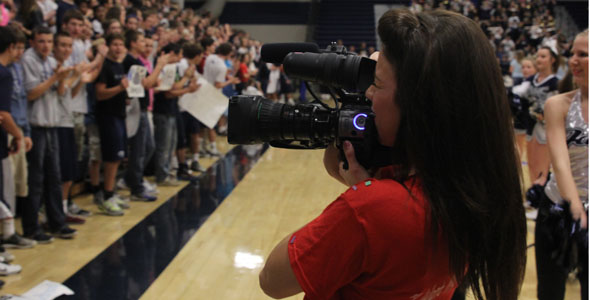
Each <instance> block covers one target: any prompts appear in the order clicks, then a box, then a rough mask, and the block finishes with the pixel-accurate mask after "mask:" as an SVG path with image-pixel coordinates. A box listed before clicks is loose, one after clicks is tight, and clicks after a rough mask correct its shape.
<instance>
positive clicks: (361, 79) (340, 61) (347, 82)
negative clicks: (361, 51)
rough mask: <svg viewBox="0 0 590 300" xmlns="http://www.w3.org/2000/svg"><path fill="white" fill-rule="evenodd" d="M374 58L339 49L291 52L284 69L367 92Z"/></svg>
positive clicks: (300, 75)
mask: <svg viewBox="0 0 590 300" xmlns="http://www.w3.org/2000/svg"><path fill="white" fill-rule="evenodd" d="M375 65H376V62H375V61H374V60H371V59H368V58H366V57H360V56H356V55H342V54H336V53H321V54H318V53H290V54H289V55H287V56H286V57H285V60H284V61H283V67H284V68H285V72H286V73H287V74H289V76H292V77H294V78H299V79H303V80H306V81H312V82H317V83H320V84H323V85H327V86H331V87H335V88H343V89H346V90H348V91H350V92H353V91H357V92H364V91H365V90H366V89H367V88H369V86H370V85H371V84H372V83H373V79H374V76H375V74H374V73H375Z"/></svg>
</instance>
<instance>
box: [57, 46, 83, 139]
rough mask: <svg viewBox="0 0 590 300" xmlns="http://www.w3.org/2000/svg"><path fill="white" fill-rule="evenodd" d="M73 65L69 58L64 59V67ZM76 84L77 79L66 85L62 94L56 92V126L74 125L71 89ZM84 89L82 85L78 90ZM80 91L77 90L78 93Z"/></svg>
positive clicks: (69, 126)
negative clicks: (70, 84) (68, 85)
mask: <svg viewBox="0 0 590 300" xmlns="http://www.w3.org/2000/svg"><path fill="white" fill-rule="evenodd" d="M71 66H73V62H72V60H71V57H70V59H68V60H66V61H65V62H64V67H71ZM77 84H78V80H76V81H74V82H73V83H72V86H70V87H66V93H65V94H64V95H63V96H62V95H59V94H57V99H58V101H57V102H58V106H57V113H58V121H57V127H67V128H73V127H74V114H73V112H72V106H73V101H74V100H73V99H72V89H73V88H74V86H76V85H77ZM83 89H84V87H81V88H80V91H82V90H83ZM79 93H80V92H78V94H79Z"/></svg>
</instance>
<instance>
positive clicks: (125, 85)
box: [121, 77, 129, 89]
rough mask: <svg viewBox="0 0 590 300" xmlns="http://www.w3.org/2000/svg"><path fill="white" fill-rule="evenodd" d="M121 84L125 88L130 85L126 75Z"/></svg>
mask: <svg viewBox="0 0 590 300" xmlns="http://www.w3.org/2000/svg"><path fill="white" fill-rule="evenodd" d="M121 86H122V87H123V88H125V89H127V88H128V87H129V81H128V80H127V77H124V78H123V79H121Z"/></svg>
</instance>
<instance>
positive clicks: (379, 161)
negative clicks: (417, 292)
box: [336, 114, 394, 170]
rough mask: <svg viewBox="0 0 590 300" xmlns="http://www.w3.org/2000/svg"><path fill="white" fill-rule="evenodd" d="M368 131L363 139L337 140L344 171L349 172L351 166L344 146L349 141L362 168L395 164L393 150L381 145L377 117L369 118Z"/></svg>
mask: <svg viewBox="0 0 590 300" xmlns="http://www.w3.org/2000/svg"><path fill="white" fill-rule="evenodd" d="M365 126H366V130H365V132H364V137H363V138H362V139H348V138H339V139H337V142H336V146H337V148H338V152H339V155H340V157H339V158H340V160H341V161H343V162H344V170H348V168H349V165H348V161H347V160H346V156H345V155H344V149H343V147H342V144H343V142H344V141H345V140H348V141H349V142H350V143H351V144H352V146H353V148H354V154H355V156H356V160H357V161H358V162H359V164H360V165H361V166H363V167H364V168H365V169H367V170H369V169H371V168H381V167H385V166H389V165H391V164H393V163H394V162H393V148H392V147H386V146H383V145H381V143H380V142H379V133H378V132H377V128H376V127H375V117H374V116H373V115H371V114H370V115H369V116H368V117H367V120H366V123H365Z"/></svg>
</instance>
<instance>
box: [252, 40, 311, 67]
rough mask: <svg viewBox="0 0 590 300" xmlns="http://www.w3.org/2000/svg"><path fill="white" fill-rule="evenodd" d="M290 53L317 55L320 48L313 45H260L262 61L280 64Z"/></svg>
mask: <svg viewBox="0 0 590 300" xmlns="http://www.w3.org/2000/svg"><path fill="white" fill-rule="evenodd" d="M291 52H313V53H319V52H320V48H319V47H318V45H317V44H314V43H272V44H264V45H262V49H261V50H260V56H261V58H262V61H264V62H268V63H273V64H282V63H283V60H284V59H285V56H287V54H289V53H291Z"/></svg>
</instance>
